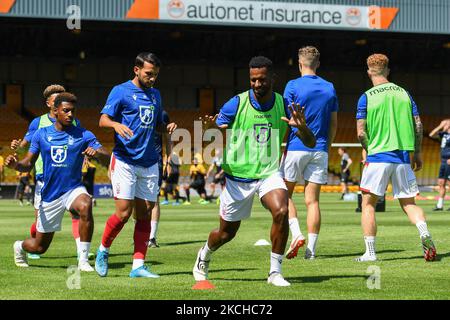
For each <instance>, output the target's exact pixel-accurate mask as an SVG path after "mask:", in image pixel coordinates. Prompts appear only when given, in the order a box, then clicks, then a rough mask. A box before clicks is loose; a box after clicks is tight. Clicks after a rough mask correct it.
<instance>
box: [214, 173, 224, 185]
mask: <svg viewBox="0 0 450 320" xmlns="http://www.w3.org/2000/svg"><path fill="white" fill-rule="evenodd" d="M212 182H213V183H215V184H218V183H220V184H221V185H222V186H223V185H225V175H222V176H220V177H219V178H214V179H213V181H212Z"/></svg>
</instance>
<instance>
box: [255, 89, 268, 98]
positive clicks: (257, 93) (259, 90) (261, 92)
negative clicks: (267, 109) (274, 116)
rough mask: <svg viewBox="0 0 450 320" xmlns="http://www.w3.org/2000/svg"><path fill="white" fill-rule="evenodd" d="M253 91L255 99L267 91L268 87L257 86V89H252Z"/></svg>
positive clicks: (261, 96) (262, 96) (264, 94)
mask: <svg viewBox="0 0 450 320" xmlns="http://www.w3.org/2000/svg"><path fill="white" fill-rule="evenodd" d="M253 92H254V93H255V96H256V98H257V99H262V98H264V97H265V96H266V95H267V93H268V92H269V88H259V89H258V90H255V89H253Z"/></svg>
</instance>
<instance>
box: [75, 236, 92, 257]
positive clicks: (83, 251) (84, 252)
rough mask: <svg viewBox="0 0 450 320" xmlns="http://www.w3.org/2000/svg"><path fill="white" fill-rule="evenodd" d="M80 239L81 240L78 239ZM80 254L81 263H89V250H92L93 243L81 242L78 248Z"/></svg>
mask: <svg viewBox="0 0 450 320" xmlns="http://www.w3.org/2000/svg"><path fill="white" fill-rule="evenodd" d="M78 239H79V238H78ZM78 249H79V251H78V253H79V255H80V260H79V261H80V262H83V261H88V254H89V250H90V249H91V243H90V242H81V241H80V244H79V246H78Z"/></svg>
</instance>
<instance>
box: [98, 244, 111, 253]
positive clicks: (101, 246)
mask: <svg viewBox="0 0 450 320" xmlns="http://www.w3.org/2000/svg"><path fill="white" fill-rule="evenodd" d="M98 250H100V251H106V252H109V248H106V247H104V246H103V244H101V243H100V246H99V247H98Z"/></svg>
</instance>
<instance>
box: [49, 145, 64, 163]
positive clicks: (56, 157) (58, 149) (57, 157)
mask: <svg viewBox="0 0 450 320" xmlns="http://www.w3.org/2000/svg"><path fill="white" fill-rule="evenodd" d="M50 155H51V156H52V160H53V162H55V163H63V162H64V161H65V160H66V158H67V146H51V149H50Z"/></svg>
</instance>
